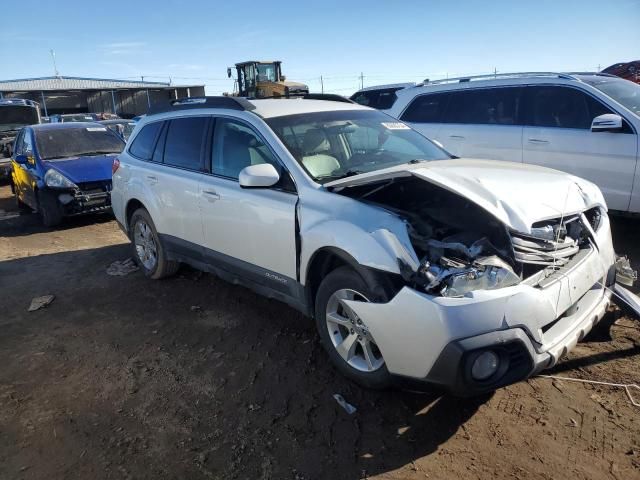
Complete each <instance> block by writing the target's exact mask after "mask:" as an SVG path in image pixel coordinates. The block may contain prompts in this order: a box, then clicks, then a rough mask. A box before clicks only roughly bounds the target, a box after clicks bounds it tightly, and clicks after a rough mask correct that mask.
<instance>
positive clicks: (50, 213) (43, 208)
mask: <svg viewBox="0 0 640 480" xmlns="http://www.w3.org/2000/svg"><path fill="white" fill-rule="evenodd" d="M38 213H40V218H41V219H42V224H43V225H44V226H45V227H55V226H56V225H60V223H61V222H62V216H63V215H62V207H61V205H60V203H59V202H58V199H57V198H56V197H55V195H53V194H52V193H50V192H47V191H42V190H38Z"/></svg>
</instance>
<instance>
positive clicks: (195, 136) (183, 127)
mask: <svg viewBox="0 0 640 480" xmlns="http://www.w3.org/2000/svg"><path fill="white" fill-rule="evenodd" d="M208 121H209V119H208V117H187V118H177V119H175V120H171V122H169V127H168V129H167V140H166V142H165V146H164V163H165V164H167V165H173V166H174V167H182V168H189V169H192V170H201V169H202V165H201V158H202V155H201V153H202V149H203V148H204V138H205V135H204V134H205V131H206V128H207V122H208Z"/></svg>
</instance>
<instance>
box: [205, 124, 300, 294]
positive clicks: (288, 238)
mask: <svg viewBox="0 0 640 480" xmlns="http://www.w3.org/2000/svg"><path fill="white" fill-rule="evenodd" d="M211 152H212V175H209V176H204V177H203V179H202V181H201V182H200V194H201V202H200V205H201V210H202V224H203V229H204V245H205V247H206V249H205V256H207V259H208V261H209V262H210V263H212V264H214V265H218V266H219V267H220V268H222V269H224V270H227V271H229V272H230V273H231V274H234V275H238V276H242V277H245V278H247V279H249V280H250V281H252V282H254V283H259V284H261V285H265V286H267V287H269V288H271V289H275V290H279V291H281V292H283V293H284V294H285V295H291V294H292V292H294V291H295V288H296V285H295V283H296V282H295V279H296V244H295V238H296V231H295V216H296V215H295V211H296V203H297V199H298V197H297V194H296V193H295V187H294V185H293V182H290V181H288V179H290V177H289V174H288V172H287V171H286V170H285V169H284V167H282V165H281V164H280V162H279V161H278V160H277V159H276V157H275V155H274V154H273V152H272V151H271V149H270V148H269V147H268V146H267V145H266V144H265V142H264V141H263V140H262V138H261V137H260V136H259V135H258V134H257V133H256V132H255V131H254V130H253V129H252V128H251V127H250V126H249V125H247V124H245V123H242V122H239V121H236V120H231V119H224V118H218V119H216V122H215V132H214V135H213V142H212V148H211ZM260 163H271V164H273V165H274V166H275V167H276V169H278V170H279V171H280V173H281V177H282V179H281V182H280V183H278V184H277V185H276V186H275V187H272V188H255V189H246V188H242V187H240V184H239V183H238V176H239V174H240V171H241V170H242V169H243V168H245V167H247V166H249V165H255V164H260Z"/></svg>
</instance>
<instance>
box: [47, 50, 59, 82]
mask: <svg viewBox="0 0 640 480" xmlns="http://www.w3.org/2000/svg"><path fill="white" fill-rule="evenodd" d="M49 53H50V54H51V60H52V61H53V74H54V76H56V77H59V76H60V74H59V73H58V66H57V65H56V52H55V51H54V50H53V49H51V50H49Z"/></svg>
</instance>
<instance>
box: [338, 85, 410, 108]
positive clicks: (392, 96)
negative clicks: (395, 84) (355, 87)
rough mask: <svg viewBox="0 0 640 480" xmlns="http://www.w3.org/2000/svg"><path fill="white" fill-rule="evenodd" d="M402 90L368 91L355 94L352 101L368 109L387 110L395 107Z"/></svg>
mask: <svg viewBox="0 0 640 480" xmlns="http://www.w3.org/2000/svg"><path fill="white" fill-rule="evenodd" d="M402 88H403V87H400V88H383V89H380V90H367V91H365V92H358V93H355V94H354V95H353V96H352V97H351V100H353V101H354V102H356V103H359V104H360V105H364V106H366V107H371V108H376V109H378V110H386V109H388V108H391V107H393V104H394V103H396V100H397V99H398V97H397V96H396V92H397V91H398V90H401V89H402Z"/></svg>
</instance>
